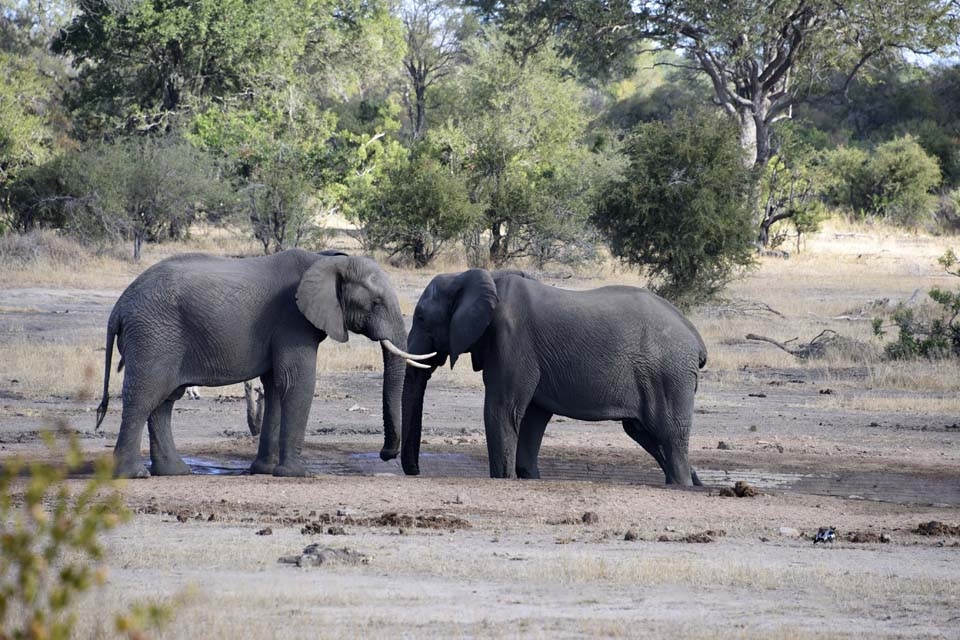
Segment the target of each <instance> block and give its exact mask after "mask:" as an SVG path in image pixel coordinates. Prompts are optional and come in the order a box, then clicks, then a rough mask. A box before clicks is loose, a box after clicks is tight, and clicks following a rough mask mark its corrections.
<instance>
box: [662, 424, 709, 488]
mask: <svg viewBox="0 0 960 640" xmlns="http://www.w3.org/2000/svg"><path fill="white" fill-rule="evenodd" d="M684 433H689V430H687V431H686V432H684ZM687 448H688V442H687V438H686V437H683V436H679V437H674V438H669V439H667V440H665V441H664V442H663V457H664V463H665V465H666V466H665V467H664V472H665V473H666V475H667V484H679V485H683V486H690V485H692V484H695V483H694V480H693V475H694V474H693V471H692V470H691V469H690V463H689V461H688V460H687ZM699 480H700V479H699V478H697V482H699Z"/></svg>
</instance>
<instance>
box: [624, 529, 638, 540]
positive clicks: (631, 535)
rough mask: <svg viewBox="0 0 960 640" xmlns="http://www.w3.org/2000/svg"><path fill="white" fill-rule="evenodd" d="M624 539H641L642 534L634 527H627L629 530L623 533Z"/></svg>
mask: <svg viewBox="0 0 960 640" xmlns="http://www.w3.org/2000/svg"><path fill="white" fill-rule="evenodd" d="M623 539H624V540H639V539H640V536H639V534H637V532H636V531H634V530H633V529H627V532H626V533H625V534H623Z"/></svg>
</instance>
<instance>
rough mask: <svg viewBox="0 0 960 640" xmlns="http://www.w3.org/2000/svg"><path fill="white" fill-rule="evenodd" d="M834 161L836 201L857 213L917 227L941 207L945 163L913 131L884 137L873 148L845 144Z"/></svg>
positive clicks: (832, 160)
mask: <svg viewBox="0 0 960 640" xmlns="http://www.w3.org/2000/svg"><path fill="white" fill-rule="evenodd" d="M829 164H830V166H831V169H832V173H833V175H834V176H835V177H836V179H837V182H836V183H835V184H834V185H833V187H832V189H831V195H832V198H833V201H834V202H835V203H837V204H840V205H843V206H846V207H847V208H848V209H849V210H850V211H851V212H852V213H854V215H858V216H875V217H878V218H882V219H884V220H886V221H888V222H891V223H893V224H897V225H900V226H904V227H911V228H916V227H917V226H919V225H921V224H923V223H925V222H927V221H929V220H930V219H931V216H932V214H933V212H934V210H935V209H936V206H937V198H936V196H935V195H934V193H933V190H934V189H935V188H936V187H937V186H938V185H939V184H940V167H939V165H938V164H937V161H936V159H935V158H933V157H931V156H929V155H927V153H926V152H924V150H923V148H922V147H921V146H920V145H919V144H918V143H917V141H916V140H915V139H914V138H913V137H912V136H904V137H900V138H895V139H893V140H890V141H888V142H884V143H882V144H880V145H878V146H877V147H876V148H875V149H874V150H873V152H872V153H867V152H866V151H864V150H861V149H856V148H843V147H841V148H839V149H837V150H836V151H834V152H833V153H832V154H831V155H830V159H829Z"/></svg>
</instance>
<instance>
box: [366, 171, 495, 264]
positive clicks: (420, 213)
mask: <svg viewBox="0 0 960 640" xmlns="http://www.w3.org/2000/svg"><path fill="white" fill-rule="evenodd" d="M377 187H378V188H376V189H375V190H374V192H373V193H372V194H371V195H370V197H368V198H367V199H366V201H365V202H364V203H363V204H362V205H361V206H360V207H358V210H357V217H358V218H359V221H360V224H361V226H362V228H363V231H364V233H365V234H366V236H367V239H368V240H369V242H371V243H372V244H373V245H375V246H378V247H381V248H383V249H386V250H387V251H389V252H390V254H391V255H393V256H401V257H403V258H406V259H409V260H410V261H411V262H412V263H413V265H414V266H415V267H418V268H419V267H425V266H427V265H428V264H430V263H431V262H432V261H433V259H434V258H435V257H436V255H437V252H438V251H440V249H441V247H443V245H444V244H445V243H446V242H448V241H449V240H452V239H454V238H458V237H459V236H460V235H461V234H462V233H464V232H465V231H466V230H467V229H469V228H470V227H471V226H473V225H474V224H475V222H476V221H477V219H478V217H479V216H480V214H481V211H480V208H479V207H478V206H477V205H476V204H473V203H471V202H470V198H469V193H468V191H467V185H466V183H465V181H464V180H463V178H462V177H460V176H458V175H457V174H455V173H454V172H453V170H452V169H451V168H450V167H447V166H444V165H443V164H442V163H441V162H440V161H439V160H437V159H436V158H434V157H432V156H431V155H430V154H428V153H421V154H420V155H417V156H415V157H413V158H412V159H411V160H410V161H409V162H402V163H400V164H399V166H395V167H393V168H391V169H389V170H387V171H386V173H385V175H384V177H383V179H382V180H381V181H380V184H379V185H377Z"/></svg>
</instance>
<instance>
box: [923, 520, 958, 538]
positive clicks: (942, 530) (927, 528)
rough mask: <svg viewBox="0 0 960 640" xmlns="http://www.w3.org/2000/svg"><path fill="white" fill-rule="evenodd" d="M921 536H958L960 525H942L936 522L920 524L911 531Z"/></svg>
mask: <svg viewBox="0 0 960 640" xmlns="http://www.w3.org/2000/svg"><path fill="white" fill-rule="evenodd" d="M913 532H914V533H919V534H920V535H922V536H960V525H955V524H954V525H951V524H944V523H943V522H939V521H937V520H931V521H930V522H922V523H920V524H919V525H917V528H916V529H914V530H913Z"/></svg>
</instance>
